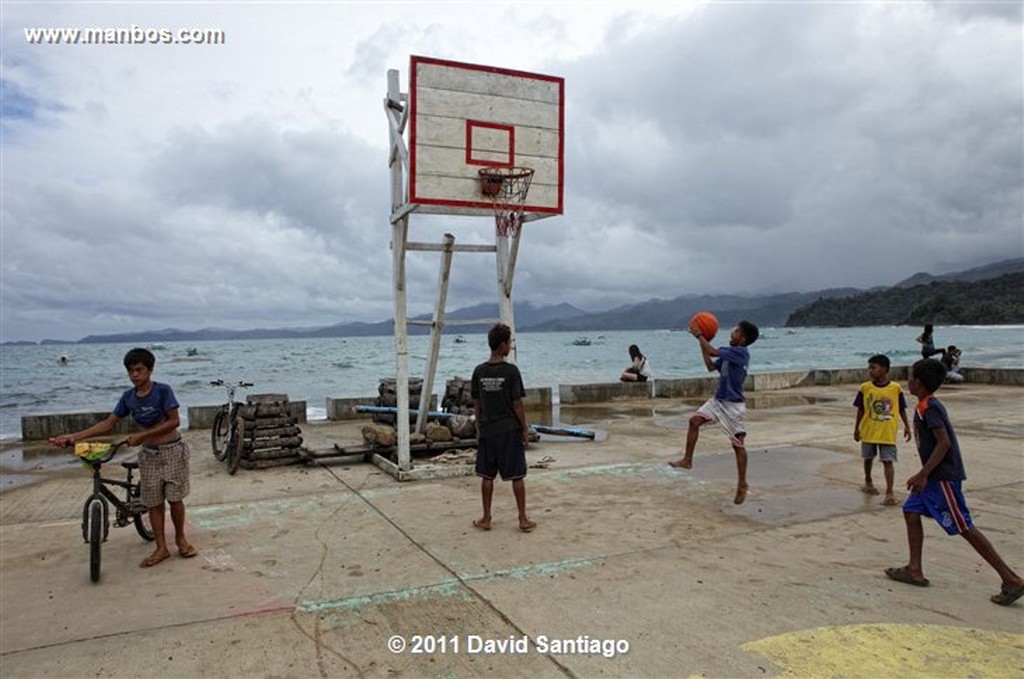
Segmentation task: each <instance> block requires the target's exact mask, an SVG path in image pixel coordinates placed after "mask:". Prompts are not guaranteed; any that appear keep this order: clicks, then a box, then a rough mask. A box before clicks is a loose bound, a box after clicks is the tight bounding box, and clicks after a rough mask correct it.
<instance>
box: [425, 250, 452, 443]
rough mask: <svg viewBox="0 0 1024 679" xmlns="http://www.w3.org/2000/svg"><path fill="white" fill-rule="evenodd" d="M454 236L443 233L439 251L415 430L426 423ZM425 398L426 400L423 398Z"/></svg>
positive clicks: (441, 332)
mask: <svg viewBox="0 0 1024 679" xmlns="http://www.w3.org/2000/svg"><path fill="white" fill-rule="evenodd" d="M454 246H455V236H453V235H451V234H450V233H446V234H445V235H444V251H443V252H442V253H441V273H440V276H439V278H438V281H437V302H436V303H435V305H434V320H433V322H432V323H431V324H430V349H429V351H428V352H427V367H426V370H425V371H424V373H423V391H421V392H420V408H419V410H420V412H419V414H418V415H417V416H416V431H418V432H422V431H423V428H424V427H425V426H426V424H427V410H429V409H430V397H431V396H432V395H433V393H434V375H435V373H436V372H437V358H438V355H439V354H440V352H441V336H442V334H443V331H444V308H445V304H446V303H447V301H448V281H449V279H450V278H451V271H452V255H454V253H455V251H454ZM424 399H426V400H424Z"/></svg>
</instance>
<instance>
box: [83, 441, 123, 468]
mask: <svg viewBox="0 0 1024 679" xmlns="http://www.w3.org/2000/svg"><path fill="white" fill-rule="evenodd" d="M116 450H117V448H116V447H115V446H113V445H112V444H110V443H76V444H75V455H77V456H78V457H79V458H80V459H81V460H82V465H83V466H84V467H86V468H87V469H91V468H92V463H93V462H108V461H109V460H110V458H112V457H113V456H114V453H115V452H116Z"/></svg>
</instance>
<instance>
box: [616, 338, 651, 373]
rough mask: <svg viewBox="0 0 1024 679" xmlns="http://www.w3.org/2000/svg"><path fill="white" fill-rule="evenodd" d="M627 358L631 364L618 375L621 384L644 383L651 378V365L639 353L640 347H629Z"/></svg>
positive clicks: (633, 345) (632, 345) (631, 345)
mask: <svg viewBox="0 0 1024 679" xmlns="http://www.w3.org/2000/svg"><path fill="white" fill-rule="evenodd" d="M629 357H630V359H632V361H633V362H632V363H631V364H630V365H629V367H628V368H626V369H625V370H623V371H622V374H621V375H619V381H621V382H646V381H647V380H648V379H649V378H650V377H651V364H650V363H649V362H648V361H647V357H646V356H644V355H643V354H642V353H640V347H638V346H637V345H635V344H630V345H629Z"/></svg>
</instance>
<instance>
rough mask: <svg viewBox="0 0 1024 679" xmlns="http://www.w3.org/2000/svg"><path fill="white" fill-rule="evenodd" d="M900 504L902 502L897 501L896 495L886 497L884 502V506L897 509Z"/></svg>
mask: <svg viewBox="0 0 1024 679" xmlns="http://www.w3.org/2000/svg"><path fill="white" fill-rule="evenodd" d="M899 503H900V501H899V500H897V499H896V496H895V495H886V496H885V499H884V500H882V504H883V505H885V506H886V507H895V506H896V505H898V504H899Z"/></svg>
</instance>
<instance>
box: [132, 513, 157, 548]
mask: <svg viewBox="0 0 1024 679" xmlns="http://www.w3.org/2000/svg"><path fill="white" fill-rule="evenodd" d="M132 521H134V522H135V531H136V532H137V533H138V534H139V537H140V538H142V539H143V540H145V541H146V542H152V541H153V540H155V539H156V533H154V532H153V526H152V525H151V524H150V523H149V510H146V511H144V512H141V513H139V514H134V515H132Z"/></svg>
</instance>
